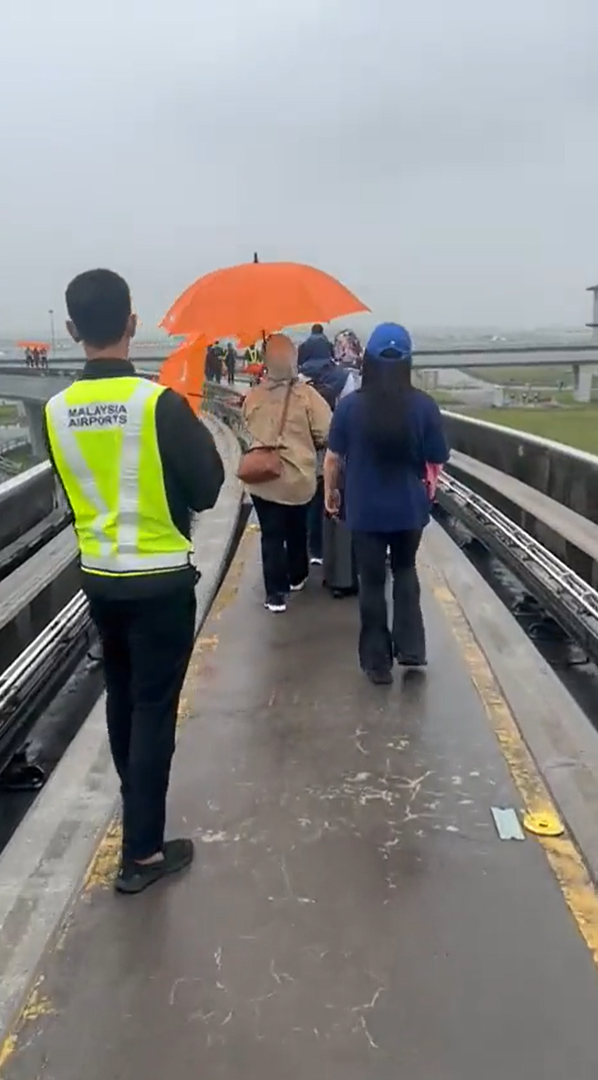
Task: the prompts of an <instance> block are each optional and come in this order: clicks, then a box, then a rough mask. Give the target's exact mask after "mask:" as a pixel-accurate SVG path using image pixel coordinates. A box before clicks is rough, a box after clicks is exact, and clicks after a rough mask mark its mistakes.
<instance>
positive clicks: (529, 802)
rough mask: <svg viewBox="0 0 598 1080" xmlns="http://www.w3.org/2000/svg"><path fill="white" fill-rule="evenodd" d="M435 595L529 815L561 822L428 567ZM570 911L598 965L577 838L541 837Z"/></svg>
mask: <svg viewBox="0 0 598 1080" xmlns="http://www.w3.org/2000/svg"><path fill="white" fill-rule="evenodd" d="M423 574H424V577H426V578H428V581H429V585H430V588H431V591H432V593H433V595H434V597H435V599H436V600H437V602H438V603H439V605H440V607H441V608H442V610H443V611H444V613H445V615H446V618H447V620H448V622H449V624H450V626H451V629H452V631H453V634H454V636H455V638H456V639H457V642H458V644H459V647H460V650H461V653H462V655H463V658H464V660H465V663H466V665H467V669H468V671H469V674H470V677H471V681H472V682H473V684H474V686H475V688H476V690H477V692H478V695H479V697H480V700H481V702H482V705H483V707H484V711H485V713H486V715H487V717H488V719H489V721H490V724H491V726H492V728H493V730H494V733H495V735H496V738H497V740H498V743H499V746H500V749H501V751H502V754H503V757H504V758H505V760H506V762H507V765H508V767H509V770H510V772H511V776H512V777H513V780H514V783H515V786H516V788H517V791H518V792H519V795H520V797H521V800H522V803H523V808H524V810H525V812H526V813H527V814H533V815H536V814H537V815H540V817H542V818H543V817H548V818H555V817H556V818H558V817H559V815H558V811H557V808H556V805H555V803H554V800H553V799H552V797H551V795H550V793H549V791H548V788H547V787H546V784H545V783H544V780H543V779H542V777H541V775H540V773H539V771H538V768H537V766H536V764H535V762H534V759H533V758H532V755H531V754H530V752H529V750H528V748H527V745H526V744H525V742H524V740H523V737H522V735H521V732H520V731H519V728H518V726H517V722H516V720H515V718H514V716H513V713H512V712H511V709H510V708H509V705H508V703H507V701H506V700H505V697H504V695H503V693H502V691H501V689H500V687H499V685H498V683H497V681H496V679H495V677H494V675H493V673H492V670H491V668H490V664H489V663H488V660H487V658H486V655H485V654H484V652H483V651H482V649H481V647H480V645H479V644H478V642H477V640H476V638H475V635H474V633H473V630H472V629H471V626H470V625H469V622H468V621H467V618H466V616H465V614H464V612H463V609H462V608H461V605H460V604H459V602H458V600H457V598H456V596H455V595H454V593H453V592H452V590H451V589H450V588H449V586H448V584H447V582H446V580H445V579H444V577H443V576H442V575H441V574H440V573H439V571H438V570H437V569H436V568H432V567H430V566H425V567H423ZM535 842H536V843H538V844H540V846H541V847H542V848H543V849H544V852H545V854H546V858H547V859H548V862H549V864H550V867H551V869H552V872H553V874H554V876H555V877H556V879H557V882H558V884H559V886H560V889H561V892H562V893H563V896H564V898H565V901H566V903H567V905H568V907H569V910H570V912H571V914H572V916H573V918H574V919H575V922H576V923H577V926H578V928H579V931H580V933H581V935H582V937H583V939H584V941H585V943H586V945H587V947H588V949H589V950H590V952H591V954H592V957H593V960H594V963H595V964H596V965H597V966H598V893H597V892H596V888H595V886H594V884H593V882H592V880H591V878H590V875H589V873H588V871H587V869H586V866H585V864H584V861H583V859H582V857H581V855H580V854H579V851H578V850H577V848H576V846H575V844H574V842H573V840H572V839H571V836H570V835H569V833H568V831H567V829H566V828H565V830H564V832H563V834H562V835H561V836H558V837H550V836H537V837H536V838H535Z"/></svg>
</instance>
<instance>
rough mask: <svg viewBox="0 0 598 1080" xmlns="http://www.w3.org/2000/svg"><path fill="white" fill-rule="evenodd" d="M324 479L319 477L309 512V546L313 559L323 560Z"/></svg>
mask: <svg viewBox="0 0 598 1080" xmlns="http://www.w3.org/2000/svg"><path fill="white" fill-rule="evenodd" d="M323 533H324V477H323V476H320V477H318V486H317V488H316V493H315V495H314V497H313V499H312V500H311V502H310V504H309V507H308V511H307V546H308V549H309V554H310V555H311V557H312V559H321V558H322V554H323V550H324V547H323V544H324V538H323Z"/></svg>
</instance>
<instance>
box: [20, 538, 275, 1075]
mask: <svg viewBox="0 0 598 1080" xmlns="http://www.w3.org/2000/svg"><path fill="white" fill-rule="evenodd" d="M254 546H255V530H254V529H251V528H250V529H247V530H246V531H245V533H244V534H243V536H242V537H241V542H240V544H239V547H238V549H237V552H236V554H235V556H234V558H233V561H232V563H231V565H230V568H229V571H228V574H227V575H226V578H225V579H224V581H223V583H222V585H221V587H220V589H219V591H218V595H217V596H216V599H215V601H214V603H213V604H212V608H211V611H210V614H209V616H208V619H207V624H208V627H209V626H210V624H211V623H212V621H213V620H215V619H220V618H221V617H222V614H223V612H224V611H225V610H226V608H228V607H229V606H230V604H232V602H233V601H234V600H235V598H236V596H237V593H238V591H239V585H240V583H241V577H242V574H243V570H244V568H245V564H246V562H247V559H248V557H249V555H250V553H251V551H252V550H253V547H254ZM218 640H219V639H218V635H217V634H211V635H210V636H207V637H205V636H202V635H200V636H199V637H198V639H197V641H196V642H195V647H194V649H193V655H192V657H191V661H190V663H189V668H188V671H187V677H186V679H185V686H184V687H183V694H182V695H181V700H180V704H179V716H178V722H179V725H180V724H183V723H185V721H186V720H188V719H189V718H190V717H191V707H190V704H189V697H188V695H189V694H190V693H191V692H192V691H195V690H196V688H197V680H198V679H199V678H200V676H201V674H202V672H203V669H204V667H205V664H206V662H207V659H208V657H209V656H210V655H211V654H212V653H213V652H214V650H215V649H216V648H217V647H218ZM121 836H122V833H121V825H120V820H119V819H118V818H115V819H114V820H113V821H111V823H110V825H109V826H108V828H107V830H106V832H105V833H104V835H103V837H102V839H101V840H100V842H99V844H98V847H97V849H96V851H95V854H94V856H93V858H92V860H91V862H90V865H89V867H88V870H87V873H86V875H85V878H84V883H83V888H82V895H83V897H86V896H87V897H89V896H90V895H91V893H92V892H94V891H95V890H96V889H101V888H108V887H109V886H111V885H112V882H113V881H114V877H115V875H116V872H117V869H118V863H119V859H120V850H121ZM64 937H65V931H64V929H63V931H62V933H60V932H59V935H58V937H57V940H56V942H55V945H54V948H55V949H60V948H63V947H64ZM42 983H43V976H41V977H40V978H38V979H37V981H36V983H35V985H34V986H33V989H32V990H31V993H30V994H29V997H28V998H27V1001H26V1002H25V1005H24V1006H23V1008H22V1009H21V1011H20V1013H19V1015H18V1017H17V1019H16V1021H15V1023H14V1024H13V1027H12V1030H11V1031H10V1032H9V1034H8V1035H7V1036H6V1037H5V1038H4V1039H3V1040H2V1042H0V1080H2V1078H3V1076H4V1075H5V1066H6V1065H7V1064H8V1062H9V1061H11V1060H12V1058H13V1057H14V1055H15V1054H16V1052H17V1050H18V1047H19V1044H20V1042H21V1039H22V1037H23V1036H25V1037H26V1033H27V1027H28V1025H31V1024H33V1023H34V1022H35V1021H39V1020H40V1019H41V1018H42V1017H45V1016H50V1015H52V1013H53V1012H54V1009H53V1007H52V1003H51V1001H50V1000H49V998H47V997H45V996H44V995H43V994H42V993H41V986H42Z"/></svg>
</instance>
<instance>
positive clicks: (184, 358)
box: [158, 335, 206, 413]
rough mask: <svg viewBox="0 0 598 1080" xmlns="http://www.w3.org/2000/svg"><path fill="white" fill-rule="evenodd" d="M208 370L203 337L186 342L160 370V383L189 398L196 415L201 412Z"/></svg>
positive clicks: (167, 358) (167, 359)
mask: <svg viewBox="0 0 598 1080" xmlns="http://www.w3.org/2000/svg"><path fill="white" fill-rule="evenodd" d="M205 370H206V339H205V337H203V335H199V336H198V337H194V338H191V339H190V340H189V341H184V342H183V344H182V345H179V347H178V349H175V350H174V352H172V353H171V354H170V356H167V357H166V360H165V361H164V363H163V364H162V367H161V368H160V374H159V375H158V382H159V383H160V385H161V386H168V387H169V388H170V389H171V390H176V391H177V393H179V394H182V396H183V397H186V398H187V401H188V402H189V404H190V406H191V408H192V409H193V412H194V413H198V412H201V406H202V401H203V386H204V376H205Z"/></svg>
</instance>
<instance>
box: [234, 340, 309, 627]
mask: <svg viewBox="0 0 598 1080" xmlns="http://www.w3.org/2000/svg"><path fill="white" fill-rule="evenodd" d="M265 361H266V372H267V374H266V377H265V378H264V379H263V381H262V382H261V383H260V384H259V386H255V387H253V388H252V389H251V390H249V392H248V393H247V395H246V397H245V400H244V403H243V416H244V419H245V424H246V427H247V430H248V432H249V435H250V436H251V439H252V440H253V444H254V445H257V446H259V445H261V446H275V445H278V446H279V449H280V456H281V460H282V472H281V474H280V476H277V477H276V479H274V480H268V481H266V482H265V483H261V484H253V485H248V491H249V493H250V495H251V497H252V499H253V504H254V506H255V511H256V514H257V517H258V521H259V524H260V529H261V545H262V568H263V574H264V588H265V592H266V600H265V606H266V608H268V610H269V611H274V612H282V611H285V610H286V598H287V595H288V593H289V592H296V591H298V590H300V589H302V588H303V586H304V585H305V582H306V580H307V577H308V573H309V564H308V554H307V511H308V507H309V504H310V502H311V500H312V498H313V495H314V492H315V490H316V467H317V449H318V448H321V447H324V446H325V445H326V439H327V437H328V429H329V427H330V419H331V410H330V407H329V406H328V404H327V403H326V401H325V400H324V398H323V397H322V396H321V395H320V394H319V393H318V392H317V390H315V389H314V387H313V386H311V385H310V384H309V383H306V382H303V381H301V380H299V379H298V378H297V350H296V348H295V345H294V344H293V342H292V341H291V340H290V338H288V337H287V336H286V335H285V334H273V335H272V336H271V337H270V338H269V340H268V343H267V345H266V354H265ZM287 395H288V409H287V414H286V420H285V424H284V428H283V431H282V434H281V436H280V440H279V431H280V423H281V419H282V415H283V410H284V407H285V400H286V398H287Z"/></svg>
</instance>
